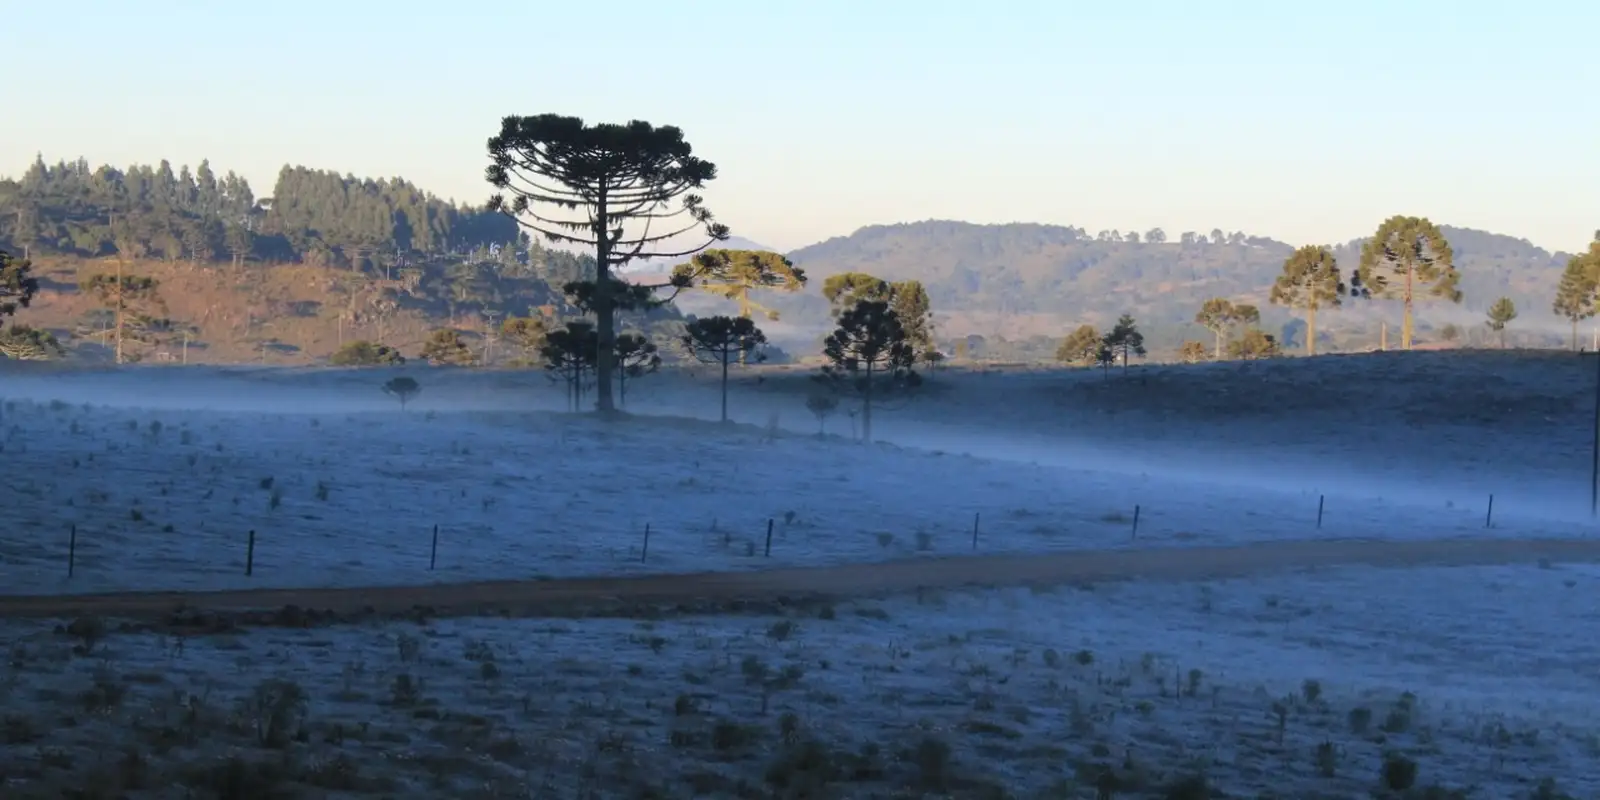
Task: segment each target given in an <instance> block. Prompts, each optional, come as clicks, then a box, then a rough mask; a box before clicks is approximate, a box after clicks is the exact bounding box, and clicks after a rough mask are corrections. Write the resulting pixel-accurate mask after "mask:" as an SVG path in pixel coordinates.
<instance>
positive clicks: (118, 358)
mask: <svg viewBox="0 0 1600 800" xmlns="http://www.w3.org/2000/svg"><path fill="white" fill-rule="evenodd" d="M122 289H123V283H122V256H121V254H120V253H119V254H118V256H117V310H116V325H117V356H116V361H117V363H118V364H121V363H122V308H123V298H122Z"/></svg>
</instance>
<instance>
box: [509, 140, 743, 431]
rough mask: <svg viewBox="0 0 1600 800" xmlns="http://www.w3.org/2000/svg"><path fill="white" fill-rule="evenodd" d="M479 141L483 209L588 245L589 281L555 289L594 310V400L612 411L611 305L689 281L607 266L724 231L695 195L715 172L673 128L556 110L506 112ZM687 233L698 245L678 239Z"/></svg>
mask: <svg viewBox="0 0 1600 800" xmlns="http://www.w3.org/2000/svg"><path fill="white" fill-rule="evenodd" d="M488 148H489V159H490V165H489V168H488V170H487V171H486V173H485V177H486V178H487V179H488V181H489V183H490V184H492V185H493V186H494V187H495V188H496V189H498V190H499V193H497V194H495V195H494V196H493V197H491V198H490V199H489V207H490V208H491V209H494V210H499V211H501V212H504V213H505V214H508V215H509V216H511V217H512V218H513V219H515V220H516V221H517V222H518V223H519V224H521V225H522V226H524V227H526V228H528V229H529V230H530V231H533V232H534V233H537V234H539V235H540V236H542V237H544V238H545V239H546V240H548V241H550V242H553V243H565V244H574V245H579V246H583V247H592V248H594V252H595V263H596V267H597V268H596V274H595V280H594V281H592V282H576V283H575V284H569V285H568V286H567V287H563V289H564V290H566V291H567V292H568V294H570V295H573V296H574V298H575V299H576V300H577V301H578V304H579V305H580V307H585V306H586V308H585V310H586V311H589V312H592V313H593V314H594V316H595V321H596V326H595V332H596V334H597V337H596V342H595V357H596V365H595V366H596V369H595V373H594V374H595V379H596V380H595V383H596V390H597V398H596V405H597V407H598V408H599V410H601V411H612V410H614V409H615V404H614V400H613V398H612V393H611V381H612V374H613V372H614V361H615V359H616V312H617V310H618V309H624V310H626V309H632V308H639V307H642V306H646V305H649V304H650V303H651V302H652V296H651V292H652V291H653V290H655V289H659V288H666V287H667V286H671V287H673V288H676V289H682V288H686V287H687V286H689V285H691V284H690V277H691V276H689V275H687V274H683V273H674V275H673V277H672V280H671V282H670V283H668V284H662V285H660V286H642V285H638V284H627V283H624V282H622V281H619V280H617V279H616V278H615V277H614V272H615V271H616V270H617V269H619V268H621V267H622V266H624V265H626V264H627V263H628V262H630V261H633V260H634V259H639V258H679V257H683V256H688V255H693V254H694V253H698V252H700V251H701V250H704V249H705V248H707V247H709V246H711V244H712V243H713V242H718V241H722V240H725V239H727V238H728V226H726V225H723V224H720V223H718V222H716V221H715V219H714V218H713V216H712V214H711V210H710V209H708V208H706V206H705V203H704V201H703V199H702V198H701V196H700V195H699V194H698V193H697V190H700V189H702V188H704V187H705V185H706V184H707V183H709V182H711V181H712V180H714V179H715V178H716V177H717V168H716V165H714V164H712V163H711V162H709V161H706V160H704V159H701V158H698V157H696V156H695V155H694V151H693V148H692V147H691V146H690V144H689V142H688V141H687V140H686V139H684V136H683V131H682V129H680V128H677V127H675V126H671V125H663V126H659V127H658V126H655V125H651V124H650V123H648V122H643V121H638V120H635V121H633V122H630V123H628V124H626V125H618V124H611V123H599V124H594V125H586V124H584V121H583V120H582V119H580V118H578V117H566V116H561V115H558V114H540V115H536V116H527V117H521V116H508V117H506V118H505V119H504V120H502V122H501V127H500V133H499V135H497V136H495V137H493V138H491V139H490V140H489V144H488ZM508 197H509V199H508ZM674 206H676V207H674ZM691 234H692V235H696V236H697V237H698V238H697V243H694V244H692V245H691V244H689V243H687V242H685V240H684V239H682V238H680V237H681V236H687V235H691ZM677 242H684V243H683V244H675V243H677ZM585 283H587V284H588V285H587V286H585V285H583V284H585Z"/></svg>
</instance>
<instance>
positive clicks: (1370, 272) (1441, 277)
mask: <svg viewBox="0 0 1600 800" xmlns="http://www.w3.org/2000/svg"><path fill="white" fill-rule="evenodd" d="M1460 280H1461V275H1460V273H1458V272H1456V268H1455V253H1454V252H1452V251H1451V250H1450V243H1449V242H1447V241H1445V238H1444V234H1443V233H1442V232H1440V230H1439V228H1438V226H1436V225H1434V224H1433V223H1432V222H1429V221H1428V220H1427V218H1425V217H1401V216H1394V217H1390V218H1388V219H1386V220H1384V222H1383V224H1382V225H1380V226H1378V231H1377V233H1375V234H1373V236H1372V238H1371V239H1368V240H1367V243H1366V244H1365V245H1363V246H1362V247H1361V264H1360V266H1359V267H1358V268H1357V269H1356V274H1355V275H1354V276H1353V277H1352V278H1351V281H1350V285H1351V286H1352V287H1354V288H1355V290H1356V291H1355V293H1356V295H1357V296H1361V297H1377V298H1385V299H1391V300H1394V299H1398V300H1400V301H1401V302H1402V303H1403V304H1404V306H1405V315H1404V317H1403V318H1402V321H1401V325H1400V346H1401V348H1403V349H1406V350H1410V349H1411V338H1412V337H1411V335H1412V332H1413V331H1414V330H1415V328H1416V324H1415V322H1414V314H1413V309H1414V308H1415V305H1416V301H1417V299H1418V298H1423V297H1437V298H1441V299H1444V300H1448V301H1450V302H1452V303H1460V302H1461V290H1460V289H1459V288H1457V284H1458V283H1459V282H1460Z"/></svg>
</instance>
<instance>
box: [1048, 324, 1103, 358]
mask: <svg viewBox="0 0 1600 800" xmlns="http://www.w3.org/2000/svg"><path fill="white" fill-rule="evenodd" d="M1099 349H1100V331H1097V330H1095V327H1094V326H1093V325H1079V326H1078V329H1077V330H1075V331H1073V332H1072V333H1069V334H1067V338H1065V339H1062V340H1061V346H1060V347H1057V348H1056V360H1057V361H1059V362H1061V363H1063V364H1072V365H1074V366H1087V365H1089V364H1093V363H1094V354H1095V352H1096V351H1097V350H1099Z"/></svg>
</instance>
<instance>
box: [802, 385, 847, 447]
mask: <svg viewBox="0 0 1600 800" xmlns="http://www.w3.org/2000/svg"><path fill="white" fill-rule="evenodd" d="M806 410H807V411H810V412H811V414H812V416H814V417H816V418H817V436H818V437H819V438H820V437H823V436H826V435H827V434H828V417H830V416H833V412H835V411H838V410H839V400H838V399H837V398H834V397H829V396H828V395H825V394H814V395H811V396H810V397H807V398H806Z"/></svg>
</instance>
